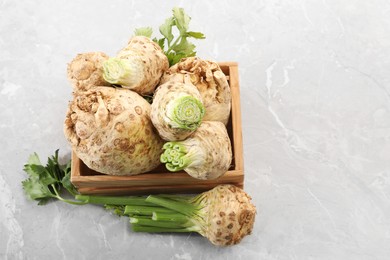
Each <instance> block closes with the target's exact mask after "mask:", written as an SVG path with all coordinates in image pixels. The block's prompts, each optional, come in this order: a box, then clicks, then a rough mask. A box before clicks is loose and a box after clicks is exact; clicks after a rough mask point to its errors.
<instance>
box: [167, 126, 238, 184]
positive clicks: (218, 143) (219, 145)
mask: <svg viewBox="0 0 390 260" xmlns="http://www.w3.org/2000/svg"><path fill="white" fill-rule="evenodd" d="M163 149H164V150H165V151H164V153H163V154H162V155H161V158H160V160H161V162H162V163H165V166H166V168H167V169H168V170H169V171H179V170H184V171H185V172H187V173H188V174H189V175H191V176H192V177H194V178H196V179H201V180H212V179H217V178H219V177H220V176H222V175H223V174H225V173H226V172H227V171H228V170H229V168H230V164H231V162H232V147H231V142H230V138H229V135H228V133H227V130H226V127H225V125H224V124H223V123H221V122H217V121H203V122H202V124H201V125H200V127H199V128H198V129H197V130H196V131H195V132H194V133H193V134H192V135H191V136H189V137H188V138H187V139H186V140H183V141H177V142H168V143H166V144H165V145H164V146H163Z"/></svg>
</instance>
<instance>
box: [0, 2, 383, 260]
mask: <svg viewBox="0 0 390 260" xmlns="http://www.w3.org/2000/svg"><path fill="white" fill-rule="evenodd" d="M174 6H181V7H184V8H185V10H186V11H187V13H189V14H190V15H191V16H192V18H193V19H192V22H191V28H192V29H193V30H195V31H197V30H198V31H202V32H204V33H205V34H206V36H207V39H206V40H202V41H198V42H196V44H197V46H198V47H197V50H198V55H199V56H200V57H202V58H205V59H214V60H217V61H236V62H238V63H239V70H240V85H241V109H242V127H243V139H244V164H245V176H246V177H245V190H246V191H247V192H248V193H249V194H251V196H252V197H253V201H254V203H255V205H256V207H257V209H258V212H259V214H258V216H257V219H256V223H255V227H254V231H253V234H252V235H251V236H248V237H246V238H245V239H244V240H243V241H242V243H240V244H239V245H236V246H233V247H228V248H216V247H214V246H212V245H211V244H210V243H209V242H208V241H207V240H206V239H204V238H202V237H201V236H198V235H195V234H180V235H176V234H164V235H162V234H153V235H151V234H144V233H132V232H131V231H130V230H129V225H128V223H127V219H125V218H117V217H116V216H113V215H111V214H109V213H107V212H105V211H104V210H102V209H101V208H99V207H95V206H90V205H88V206H82V207H77V206H71V205H67V204H63V203H60V202H55V203H50V204H48V205H47V206H44V207H40V206H37V205H36V203H35V202H31V201H29V200H27V199H26V197H25V195H24V193H23V190H22V188H21V181H22V180H23V179H25V178H26V175H25V173H24V172H23V170H22V169H23V164H24V163H25V162H26V160H27V158H28V156H29V155H30V154H31V153H33V152H37V153H38V154H39V155H40V156H41V158H42V160H44V161H45V160H46V158H47V157H48V156H49V155H51V154H53V152H54V151H55V150H56V149H60V154H61V156H65V157H66V156H69V153H70V147H69V145H68V144H67V142H66V140H65V138H64V136H63V130H62V125H63V120H64V115H65V111H66V106H67V102H68V101H69V100H70V98H71V87H70V85H69V83H68V82H67V80H66V65H67V62H69V61H70V60H71V59H72V58H73V57H74V56H75V55H76V54H77V53H81V52H87V51H104V52H106V53H107V54H109V55H113V54H114V53H115V52H116V51H117V50H118V48H119V47H120V46H123V45H124V44H125V43H126V42H127V40H128V39H129V37H130V36H131V35H132V33H133V30H134V28H136V27H140V26H148V25H149V26H152V27H154V28H155V29H156V30H157V28H158V25H160V24H161V23H162V22H163V20H164V19H165V18H166V17H168V16H169V15H170V12H171V9H172V7H174ZM389 257H390V3H389V1H385V0H382V1H381V0H374V1H363V0H361V1H336V0H322V1H305V0H293V1H203V0H202V1H191V2H190V1H169V2H168V1H166V2H164V3H163V2H162V1H124V0H121V1H100V0H99V1H92V0H85V1H65V0H60V1H49V0H42V1H27V0H26V1H24V0H23V1H11V0H0V259H187V260H188V259H194V260H195V259H389Z"/></svg>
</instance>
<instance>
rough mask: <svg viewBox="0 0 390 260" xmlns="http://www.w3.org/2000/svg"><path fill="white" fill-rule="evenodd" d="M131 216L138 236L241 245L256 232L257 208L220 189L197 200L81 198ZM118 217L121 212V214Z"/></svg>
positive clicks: (229, 188) (236, 192)
mask: <svg viewBox="0 0 390 260" xmlns="http://www.w3.org/2000/svg"><path fill="white" fill-rule="evenodd" d="M76 199H77V200H78V201H81V202H84V203H94V204H105V205H107V204H108V205H110V206H109V208H116V209H119V213H120V215H128V216H129V218H130V223H131V225H132V230H133V231H135V232H169V233H177V232H180V233H183V232H197V233H199V234H201V235H202V236H204V237H206V238H207V239H208V240H209V241H210V242H211V243H213V244H214V245H217V246H228V245H235V244H237V243H239V242H240V241H241V240H242V239H243V238H244V237H245V236H246V235H249V234H250V233H251V232H252V229H253V224H254V220H255V215H256V208H255V206H254V205H253V204H252V203H251V198H250V197H249V195H248V194H246V193H245V192H244V191H243V190H242V189H240V188H237V187H235V186H233V185H219V186H217V187H215V188H214V189H212V190H210V191H207V192H204V193H201V194H199V195H196V196H192V197H191V196H186V195H150V196H148V197H136V196H130V197H110V196H92V195H91V196H89V195H77V196H76ZM117 213H118V211H117Z"/></svg>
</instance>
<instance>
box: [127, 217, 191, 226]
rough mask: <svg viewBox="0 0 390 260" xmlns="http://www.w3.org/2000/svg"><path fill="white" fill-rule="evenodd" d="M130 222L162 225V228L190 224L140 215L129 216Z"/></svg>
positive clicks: (143, 224)
mask: <svg viewBox="0 0 390 260" xmlns="http://www.w3.org/2000/svg"><path fill="white" fill-rule="evenodd" d="M130 223H131V224H137V225H141V226H149V227H163V228H184V227H189V226H192V225H191V224H190V223H188V222H173V221H155V220H153V219H151V218H147V217H142V216H137V217H130Z"/></svg>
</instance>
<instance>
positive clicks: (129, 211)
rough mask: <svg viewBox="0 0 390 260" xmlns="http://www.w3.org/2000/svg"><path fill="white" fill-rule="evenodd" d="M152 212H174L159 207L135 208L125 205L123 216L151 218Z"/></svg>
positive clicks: (135, 206)
mask: <svg viewBox="0 0 390 260" xmlns="http://www.w3.org/2000/svg"><path fill="white" fill-rule="evenodd" d="M153 212H162V213H174V211H172V210H170V209H167V208H163V207H159V206H156V205H155V206H137V205H126V207H125V212H124V213H125V214H126V215H134V214H136V215H142V216H152V215H153Z"/></svg>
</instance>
